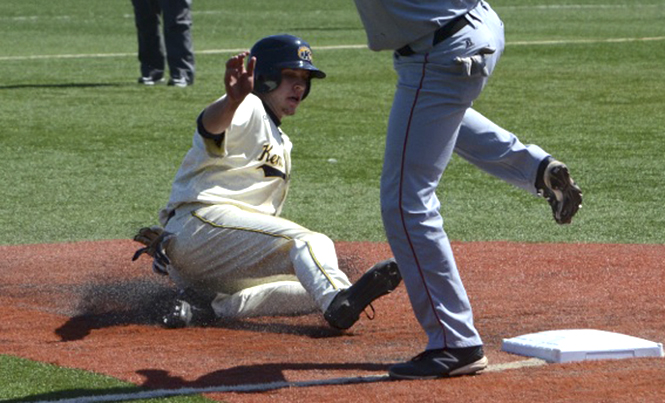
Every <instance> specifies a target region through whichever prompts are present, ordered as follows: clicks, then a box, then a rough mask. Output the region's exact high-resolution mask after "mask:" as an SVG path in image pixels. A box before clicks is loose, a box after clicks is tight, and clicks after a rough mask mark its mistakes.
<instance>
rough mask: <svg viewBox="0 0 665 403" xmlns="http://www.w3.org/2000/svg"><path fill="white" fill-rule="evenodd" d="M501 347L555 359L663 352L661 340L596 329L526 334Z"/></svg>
mask: <svg viewBox="0 0 665 403" xmlns="http://www.w3.org/2000/svg"><path fill="white" fill-rule="evenodd" d="M501 349H502V350H503V351H505V352H508V353H513V354H518V355H524V356H527V357H536V358H540V359H543V360H545V361H547V362H556V363H563V362H574V361H585V360H606V359H623V358H638V357H663V356H664V355H663V345H662V343H655V342H652V341H649V340H644V339H640V338H637V337H633V336H627V335H624V334H620V333H613V332H607V331H602V330H593V329H569V330H552V331H546V332H540V333H531V334H525V335H522V336H517V337H513V338H511V339H503V344H502V348H501Z"/></svg>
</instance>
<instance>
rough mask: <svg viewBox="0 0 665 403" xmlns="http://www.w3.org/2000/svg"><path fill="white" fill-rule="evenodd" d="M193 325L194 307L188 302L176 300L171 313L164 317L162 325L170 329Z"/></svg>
mask: <svg viewBox="0 0 665 403" xmlns="http://www.w3.org/2000/svg"><path fill="white" fill-rule="evenodd" d="M191 323H192V306H191V305H190V304H189V302H187V301H182V300H176V303H175V305H174V306H173V308H172V309H171V312H169V313H167V314H166V315H164V316H163V317H162V324H163V325H164V327H166V328H168V329H179V328H182V327H187V326H189V325H190V324H191Z"/></svg>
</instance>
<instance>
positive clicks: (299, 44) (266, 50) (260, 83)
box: [250, 34, 326, 99]
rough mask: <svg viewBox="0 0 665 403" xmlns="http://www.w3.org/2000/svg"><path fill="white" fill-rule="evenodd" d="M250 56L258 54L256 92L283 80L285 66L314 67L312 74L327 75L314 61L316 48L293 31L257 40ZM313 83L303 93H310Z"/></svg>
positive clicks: (276, 84)
mask: <svg viewBox="0 0 665 403" xmlns="http://www.w3.org/2000/svg"><path fill="white" fill-rule="evenodd" d="M250 57H256V66H255V67H254V92H256V93H258V94H263V93H267V92H270V91H272V90H274V89H276V88H277V87H279V84H280V83H281V82H282V69H302V70H308V71H310V78H311V77H314V78H325V77H326V73H324V72H323V71H321V70H319V69H317V68H316V67H314V65H313V64H312V49H311V48H310V46H309V44H308V43H307V42H305V41H304V40H302V39H300V38H298V37H296V36H293V35H286V34H281V35H273V36H268V37H265V38H263V39H261V40H260V41H258V42H256V44H254V46H253V47H252V49H251V50H250ZM309 88H310V83H309V82H308V83H307V89H306V90H305V93H304V94H303V99H305V97H306V96H307V94H308V93H309Z"/></svg>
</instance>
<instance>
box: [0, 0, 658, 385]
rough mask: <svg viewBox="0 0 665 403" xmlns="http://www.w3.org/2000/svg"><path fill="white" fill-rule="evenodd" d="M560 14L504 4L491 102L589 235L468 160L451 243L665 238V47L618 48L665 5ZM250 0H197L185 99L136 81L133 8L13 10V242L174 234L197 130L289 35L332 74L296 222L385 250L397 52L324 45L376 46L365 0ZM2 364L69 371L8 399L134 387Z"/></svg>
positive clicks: (309, 129)
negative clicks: (545, 156) (229, 71)
mask: <svg viewBox="0 0 665 403" xmlns="http://www.w3.org/2000/svg"><path fill="white" fill-rule="evenodd" d="M551 3H552V2H550V1H545V0H539V1H535V0H533V1H532V0H511V1H508V0H497V1H494V2H493V5H494V7H495V8H496V9H497V11H498V12H499V13H500V15H501V16H502V18H503V20H504V22H505V24H506V38H507V41H508V46H507V48H506V52H505V54H504V56H503V58H502V60H501V62H500V64H499V67H498V69H497V70H496V73H495V75H494V76H493V77H492V79H491V81H490V84H489V86H488V87H487V89H486V91H485V92H484V93H483V95H482V96H481V98H480V99H479V100H478V101H477V103H476V108H477V109H478V110H479V111H480V112H482V113H484V114H485V115H487V116H488V117H490V118H491V119H493V120H494V121H496V122H497V123H499V124H501V125H502V126H504V127H505V128H507V129H509V130H512V131H514V132H515V133H517V134H518V135H519V137H520V138H521V139H522V140H523V142H525V143H535V144H538V145H540V146H542V147H543V148H545V149H546V150H548V151H550V152H551V153H552V154H553V155H554V156H556V157H557V158H559V159H561V160H563V161H565V162H566V163H567V164H568V165H569V166H570V168H571V170H572V173H573V175H574V177H575V178H576V179H577V180H578V182H579V183H580V185H581V186H582V188H583V190H584V195H585V201H584V208H583V210H582V211H581V212H580V214H579V215H578V217H576V219H575V222H574V223H573V225H571V226H564V227H561V226H557V225H555V224H554V223H553V220H552V219H551V216H550V212H549V207H548V206H547V205H546V204H545V202H544V201H543V200H542V199H537V198H534V197H532V196H530V195H527V194H525V193H524V192H522V191H520V190H518V189H515V188H512V187H510V186H509V185H506V184H504V183H502V182H500V181H499V180H497V179H494V178H491V177H489V176H488V175H486V174H485V173H483V172H480V171H479V170H477V169H476V168H475V167H473V166H471V165H470V164H468V163H466V162H465V161H463V160H461V159H460V158H457V157H455V158H454V159H453V161H452V163H451V165H450V167H449V169H448V170H447V172H446V173H445V175H444V181H443V183H442V185H441V186H440V189H439V196H440V198H441V200H442V204H443V208H442V209H443V215H444V218H445V219H446V229H447V232H448V234H449V235H450V237H451V238H452V239H454V240H456V241H483V240H513V241H522V242H603V243H662V242H663V240H664V236H663V231H662V228H663V224H664V221H665V218H663V216H664V215H663V207H662V206H663V202H662V200H665V187H663V186H662V185H661V184H662V183H663V182H665V173H664V172H663V170H662V159H663V158H662V153H663V150H664V149H665V147H664V146H663V144H665V132H664V131H663V127H665V112H664V111H665V73H663V71H664V70H663V60H665V46H664V45H663V43H664V41H663V40H662V39H660V40H652V41H614V40H615V39H622V38H659V37H660V38H662V37H663V36H665V25H664V24H662V21H663V20H665V10H664V8H663V7H662V1H661V0H638V1H619V0H579V1H576V0H565V1H564V0H559V1H557V2H556V4H551ZM251 4H252V7H251V8H248V7H247V4H246V3H242V2H240V3H233V2H224V3H223V4H222V3H221V2H219V1H215V0H196V1H195V2H194V11H195V13H194V21H195V27H194V41H195V48H196V51H197V60H196V61H197V69H198V73H197V82H196V85H194V86H193V87H190V88H186V89H184V90H181V89H174V88H167V87H164V86H162V87H155V88H142V87H139V86H138V85H137V84H135V80H136V78H137V77H138V62H137V60H136V56H135V51H136V39H135V31H134V26H133V19H132V18H133V17H132V10H131V4H130V3H129V2H120V1H118V0H116V1H109V0H69V1H67V2H53V1H50V2H49V1H45V0H35V1H32V2H26V1H19V0H3V1H2V3H1V4H0V38H2V39H0V43H1V44H2V46H0V68H1V69H2V75H1V78H0V97H1V105H2V106H1V107H0V143H1V144H2V147H0V161H2V170H1V171H0V188H1V189H2V192H3V193H2V196H3V197H2V198H1V199H0V228H2V229H3V231H2V232H0V244H30V243H51V242H68V241H77V240H95V239H116V238H129V237H130V236H132V235H133V233H134V231H135V230H136V229H137V228H139V227H141V226H144V225H146V224H153V223H156V221H157V211H158V210H159V208H160V207H161V206H162V205H164V203H165V202H166V200H167V198H168V194H169V187H170V182H171V180H172V178H173V175H174V174H175V171H176V170H177V167H178V165H179V163H180V160H181V158H182V156H183V155H184V153H185V152H186V151H187V149H188V147H189V145H190V142H191V135H192V133H193V129H194V126H193V123H194V119H195V118H196V116H197V115H198V113H199V112H200V111H201V109H202V108H203V107H205V106H206V105H207V104H208V103H209V102H211V101H212V100H214V99H215V98H217V97H218V96H220V95H222V93H223V83H222V76H223V70H222V69H223V65H224V62H225V60H226V58H227V57H228V56H230V55H231V54H232V51H230V50H232V49H240V48H249V47H250V46H251V45H252V44H253V42H254V41H256V40H257V39H259V38H261V37H262V36H265V35H269V34H274V33H280V32H290V33H293V34H295V35H299V36H302V37H304V38H305V39H307V40H308V41H309V42H310V43H311V44H312V45H313V47H314V61H315V64H316V65H317V66H318V67H320V68H321V69H323V70H325V71H326V72H327V73H328V78H327V79H325V80H320V81H316V82H315V83H314V87H313V90H312V93H311V95H310V97H309V98H308V100H307V101H306V102H305V103H304V104H303V105H302V107H301V109H300V110H299V113H298V115H296V116H294V117H293V118H290V119H287V120H285V122H284V125H283V128H284V130H285V132H287V133H288V134H289V135H290V137H291V139H292V140H293V141H294V143H295V149H294V152H293V161H294V183H293V185H292V188H291V191H290V200H289V202H288V204H287V206H286V208H285V211H284V216H285V217H287V218H289V219H292V220H294V221H296V222H298V223H301V224H303V225H305V226H307V227H310V228H312V229H315V230H318V231H321V232H324V233H326V234H328V235H330V236H331V237H332V238H333V239H335V240H347V241H358V240H369V241H384V239H385V238H384V234H383V230H382V225H381V220H380V214H379V200H378V197H379V192H378V186H379V175H380V170H381V164H382V154H383V146H384V132H385V126H386V119H387V115H388V111H389V108H390V103H391V98H392V93H393V89H394V81H395V74H394V72H393V71H392V67H391V55H390V54H389V53H388V52H382V53H373V52H370V51H369V50H367V49H364V48H363V49H335V50H333V49H317V47H319V48H320V47H323V46H332V45H357V44H363V43H365V34H364V31H363V29H362V25H361V24H360V21H359V18H358V16H357V14H356V12H355V9H354V7H353V4H352V2H350V1H348V0H330V1H326V2H320V1H314V0H312V1H301V0H287V1H282V2H275V1H273V0H252V2H251ZM556 41H559V42H558V43H557V42H556ZM220 49H228V50H229V51H222V52H218V51H219V50H220ZM62 55H70V56H69V57H57V56H62ZM329 159H336V160H337V162H336V163H331V162H329ZM0 363H2V367H1V368H2V369H1V370H0V374H1V376H3V378H4V379H8V378H7V377H9V376H11V374H12V373H13V372H14V371H16V370H17V368H27V369H26V371H28V370H30V371H32V370H34V371H45V372H47V373H49V374H58V375H49V376H44V377H43V379H49V381H48V382H46V381H44V380H43V379H42V380H41V381H39V382H37V381H36V380H35V379H34V378H32V379H31V378H30V377H27V376H26V377H23V379H27V380H28V381H27V382H24V381H23V379H22V378H21V377H16V378H13V379H14V381H12V382H11V383H10V384H9V385H8V386H7V387H5V385H3V388H1V389H2V390H1V391H0V397H16V396H25V395H30V394H39V393H47V392H51V391H57V390H70V389H75V388H76V387H77V386H76V385H79V386H78V387H81V386H80V385H89V384H91V383H90V382H98V385H99V386H98V388H100V389H103V388H109V389H113V388H117V387H127V385H126V384H119V383H117V384H115V383H113V382H112V381H108V380H105V379H102V380H95V381H91V380H90V379H88V378H87V377H88V375H87V374H82V373H80V372H72V371H63V372H58V371H52V368H51V367H48V366H41V364H31V363H26V362H24V361H22V360H15V359H13V358H8V357H2V358H0ZM33 366H34V368H33ZM61 374H64V375H61ZM60 377H62V380H60V379H58V381H57V383H56V381H53V382H52V381H51V380H50V379H56V378H60ZM84 378H85V380H84ZM92 378H94V379H97V378H96V377H92ZM106 382H111V383H106ZM33 386H34V389H33ZM95 387H97V386H95Z"/></svg>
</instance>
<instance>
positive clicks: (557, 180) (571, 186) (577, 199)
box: [544, 164, 582, 224]
mask: <svg viewBox="0 0 665 403" xmlns="http://www.w3.org/2000/svg"><path fill="white" fill-rule="evenodd" d="M544 182H545V186H547V187H548V188H549V189H550V191H551V192H552V195H553V197H554V198H555V200H556V202H555V203H554V205H552V212H553V213H554V220H555V221H556V222H557V223H558V224H570V222H571V221H572V219H573V217H574V216H575V214H576V213H577V210H579V209H580V206H581V205H582V190H581V189H580V188H579V187H578V186H577V184H575V181H573V180H572V179H571V177H570V172H569V171H568V167H566V166H565V165H563V164H562V165H559V166H555V167H554V168H552V171H551V172H550V174H549V175H545V180H544Z"/></svg>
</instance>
